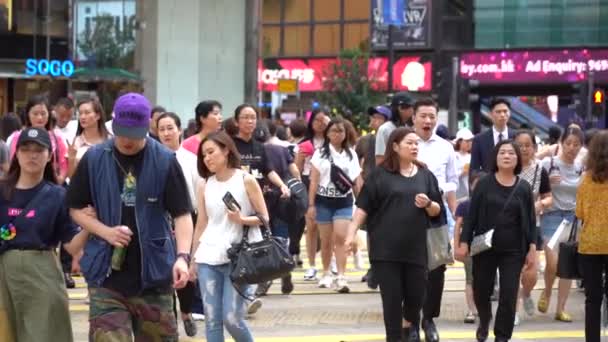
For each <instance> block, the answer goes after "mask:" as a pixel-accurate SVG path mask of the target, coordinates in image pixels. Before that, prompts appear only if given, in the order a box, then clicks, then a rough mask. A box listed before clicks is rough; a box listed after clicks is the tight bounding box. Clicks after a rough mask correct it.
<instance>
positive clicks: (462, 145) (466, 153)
mask: <svg viewBox="0 0 608 342" xmlns="http://www.w3.org/2000/svg"><path fill="white" fill-rule="evenodd" d="M474 137H475V136H474V135H473V133H471V131H470V130H469V129H468V128H463V129H461V130H459V131H458V133H456V141H455V142H456V146H455V147H454V149H455V150H456V168H457V171H458V189H457V190H456V198H457V199H466V198H467V197H469V166H470V164H471V147H472V146H473V138H474Z"/></svg>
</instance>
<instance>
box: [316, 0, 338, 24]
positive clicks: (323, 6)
mask: <svg viewBox="0 0 608 342" xmlns="http://www.w3.org/2000/svg"><path fill="white" fill-rule="evenodd" d="M314 2H315V18H314V19H315V21H319V20H340V0H314Z"/></svg>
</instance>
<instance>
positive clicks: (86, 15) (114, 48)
mask: <svg viewBox="0 0 608 342" xmlns="http://www.w3.org/2000/svg"><path fill="white" fill-rule="evenodd" d="M136 32H137V29H136V18H135V0H122V1H81V0H76V1H75V3H74V38H75V46H74V50H75V54H74V55H75V57H74V58H75V60H76V61H77V63H78V64H79V65H80V66H84V67H86V68H89V69H90V68H92V67H95V68H97V69H105V70H106V71H107V72H112V70H117V69H122V70H133V69H134V52H135V35H136ZM77 72H78V70H77ZM77 76H78V75H77ZM106 76H110V75H106ZM116 76H120V77H122V76H124V75H116Z"/></svg>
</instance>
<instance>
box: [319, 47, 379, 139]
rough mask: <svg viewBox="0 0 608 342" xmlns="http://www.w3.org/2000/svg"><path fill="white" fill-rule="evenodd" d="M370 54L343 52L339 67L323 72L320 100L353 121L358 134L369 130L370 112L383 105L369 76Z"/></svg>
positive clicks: (335, 64)
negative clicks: (371, 109) (368, 113)
mask: <svg viewBox="0 0 608 342" xmlns="http://www.w3.org/2000/svg"><path fill="white" fill-rule="evenodd" d="M368 62H369V54H368V53H367V52H365V51H364V50H362V49H353V50H342V51H341V52H340V55H339V56H338V59H337V61H336V62H335V63H332V64H331V65H330V66H329V67H328V68H327V69H326V70H324V72H323V77H322V80H323V92H322V93H321V96H320V100H321V101H322V103H324V104H325V105H327V106H329V107H330V108H331V109H332V112H333V113H334V114H338V115H341V116H343V117H344V118H346V119H348V120H350V121H351V122H352V123H353V124H354V125H355V127H356V128H357V129H358V130H365V129H367V128H368V123H369V117H368V115H367V108H369V107H370V106H372V105H377V104H379V103H381V102H382V100H383V94H382V93H381V92H380V90H381V89H380V86H379V84H378V82H377V81H376V80H377V79H378V77H379V76H380V75H369V74H368Z"/></svg>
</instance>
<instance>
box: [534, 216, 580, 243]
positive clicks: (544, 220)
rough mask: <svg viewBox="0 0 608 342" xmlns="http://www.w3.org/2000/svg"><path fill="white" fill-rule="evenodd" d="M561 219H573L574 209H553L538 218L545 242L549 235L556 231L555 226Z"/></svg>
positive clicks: (549, 237) (557, 225)
mask: <svg viewBox="0 0 608 342" xmlns="http://www.w3.org/2000/svg"><path fill="white" fill-rule="evenodd" d="M563 220H568V221H570V222H572V221H574V211H571V210H553V211H548V212H545V213H544V214H543V216H541V218H540V227H541V229H542V232H543V238H544V239H545V242H549V240H551V237H552V236H553V234H555V232H556V231H557V228H558V227H559V225H560V224H561V223H562V221H563Z"/></svg>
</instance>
